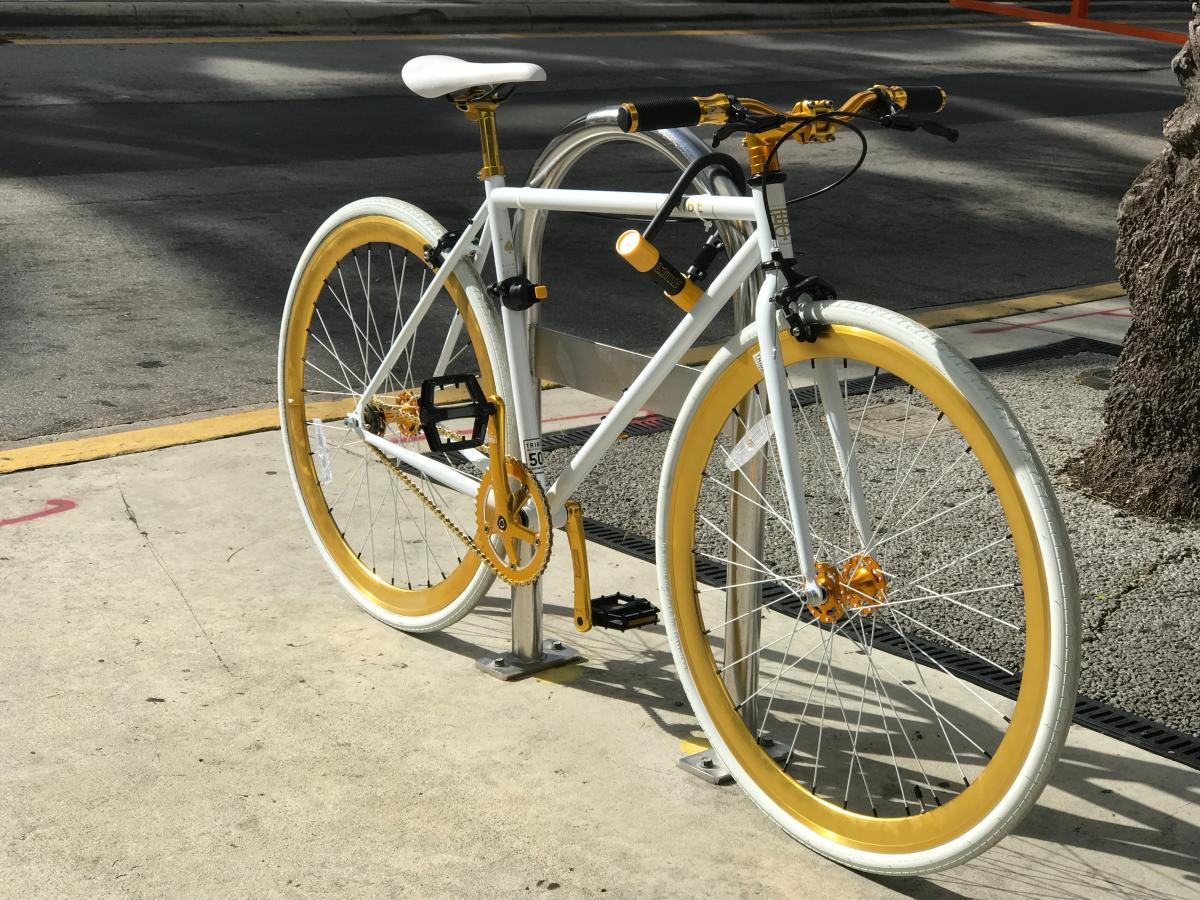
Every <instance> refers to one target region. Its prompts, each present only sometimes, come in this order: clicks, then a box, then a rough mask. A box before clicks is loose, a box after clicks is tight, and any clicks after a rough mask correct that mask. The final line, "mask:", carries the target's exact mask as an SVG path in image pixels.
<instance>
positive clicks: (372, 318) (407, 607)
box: [279, 198, 511, 631]
mask: <svg viewBox="0 0 1200 900" xmlns="http://www.w3.org/2000/svg"><path fill="white" fill-rule="evenodd" d="M443 231H444V230H443V229H442V228H441V226H440V225H438V224H437V223H436V222H435V221H434V220H433V219H432V218H430V217H429V216H427V215H426V214H425V213H423V212H422V211H421V210H419V209H417V208H415V207H413V206H410V205H408V204H406V203H401V202H399V201H396V200H389V199H386V198H372V199H369V200H362V201H358V202H356V203H353V204H351V205H349V206H347V207H344V208H343V209H341V210H339V211H338V212H337V213H335V214H334V215H333V216H331V217H330V218H329V220H328V221H326V222H325V224H324V225H322V227H321V229H320V230H319V231H318V232H317V234H316V235H315V236H314V237H313V239H312V241H311V242H310V243H309V246H308V248H307V249H306V250H305V253H304V255H303V257H302V258H301V260H300V263H299V265H298V266H297V269H296V274H295V276H294V277H293V280H292V288H291V291H290V292H289V295H288V301H287V307H286V309H285V311H284V318H283V327H282V331H281V334H280V344H279V392H280V414H281V418H282V427H283V438H284V443H285V446H286V449H287V460H288V469H289V472H290V474H291V476H292V481H293V485H294V486H295V489H296V495H297V497H298V499H299V501H300V509H301V512H302V513H303V515H304V519H305V522H306V523H307V524H308V527H309V531H310V532H311V534H312V536H313V539H314V540H315V541H316V543H317V546H318V547H319V548H320V550H321V553H322V556H323V557H324V559H325V561H326V563H327V564H328V565H329V567H330V569H331V570H332V571H333V573H334V575H335V576H336V577H337V579H338V581H339V582H340V583H341V584H342V586H343V587H344V588H345V589H346V590H348V591H349V592H350V594H351V596H353V597H354V599H355V600H356V601H357V602H358V603H359V605H361V606H362V607H363V608H364V609H365V610H366V611H367V612H369V613H370V614H371V615H373V616H375V617H376V618H377V619H380V620H381V621H384V622H386V623H387V624H389V625H392V626H394V627H396V628H401V629H404V630H406V631H432V630H436V629H439V628H444V627H445V626H447V625H449V624H451V623H452V622H454V621H456V620H458V619H459V618H461V617H462V616H463V615H465V614H466V613H467V612H468V611H470V609H471V607H472V606H473V605H474V604H475V602H476V601H477V600H478V599H479V598H480V597H481V596H482V595H483V593H484V592H485V591H486V590H487V587H488V585H489V584H490V583H491V581H492V578H493V575H492V571H491V569H490V568H489V567H488V566H487V565H486V564H484V563H483V561H482V560H481V559H480V558H479V556H478V555H477V554H476V553H474V552H473V551H471V550H469V549H468V548H467V547H466V546H464V544H463V543H462V541H461V540H459V538H458V536H456V535H455V534H454V533H453V529H452V528H449V527H447V526H448V524H449V525H453V526H454V527H455V528H457V529H458V530H459V531H460V532H461V533H463V534H466V535H474V534H475V532H476V518H475V517H476V513H475V497H474V496H470V497H468V496H464V495H461V494H458V493H456V492H454V491H452V490H450V489H448V488H446V487H444V486H441V485H438V484H437V483H435V482H432V481H430V479H428V478H426V477H424V476H422V475H421V474H419V473H417V472H416V471H415V470H406V473H407V475H408V479H407V480H406V479H403V478H398V477H397V475H396V472H395V470H394V468H393V464H392V463H391V462H390V461H388V460H386V459H385V458H383V457H382V455H381V454H379V453H378V452H376V451H374V450H373V449H372V448H371V447H370V446H369V445H367V444H366V443H365V442H364V441H363V440H362V439H361V436H360V435H359V434H358V433H356V432H355V431H354V430H352V429H351V428H349V427H347V425H346V424H345V423H344V421H343V419H344V418H345V416H346V415H347V414H348V413H350V412H351V411H352V410H353V409H354V408H355V406H356V404H357V402H358V399H359V397H360V396H361V392H362V390H363V389H364V388H365V387H366V384H367V382H368V381H369V380H370V378H371V376H372V375H373V374H374V372H375V370H376V369H377V368H378V366H379V365H380V364H381V363H382V362H383V359H384V356H385V355H386V353H387V351H388V348H389V347H390V346H391V344H392V343H393V341H394V339H395V337H396V335H397V334H398V333H399V332H400V330H401V329H402V328H403V327H404V325H405V323H406V322H408V321H409V317H410V316H411V314H412V312H413V309H414V307H415V306H416V304H417V301H418V300H419V298H420V297H421V295H422V293H424V290H425V286H426V284H427V283H428V281H429V279H430V278H431V277H432V270H431V267H430V265H429V264H428V262H427V261H426V259H425V255H424V254H425V249H426V247H428V246H431V245H435V244H436V243H437V240H438V238H439V237H440V236H441V235H442V233H443ZM503 358H504V357H503V345H502V338H501V335H500V330H499V325H498V323H497V322H496V317H495V312H494V311H493V310H492V309H491V307H490V306H489V305H488V303H487V301H486V296H485V294H484V291H483V289H482V287H481V285H480V283H479V279H478V276H477V275H476V273H475V271H474V270H473V269H472V268H471V267H470V265H469V264H467V263H465V262H464V263H460V264H459V266H458V268H457V269H456V270H455V272H454V273H453V274H452V275H451V276H450V277H449V279H448V280H447V281H446V284H445V287H444V288H443V289H442V291H441V292H440V293H439V295H438V296H437V297H436V298H435V299H434V302H433V305H432V306H431V307H430V309H429V310H428V312H427V313H426V314H425V316H424V317H423V319H422V320H421V321H420V323H419V325H418V326H417V329H416V331H415V333H414V338H413V340H412V341H411V342H409V344H408V345H407V347H406V348H405V350H404V352H402V353H401V355H400V357H399V358H398V360H397V362H396V364H395V365H394V366H393V367H392V369H391V371H390V373H389V375H388V378H387V380H386V382H385V383H384V385H383V389H382V390H381V392H380V393H379V394H377V395H375V396H374V397H372V398H371V400H370V402H369V403H368V406H367V415H366V417H365V419H366V421H365V424H366V426H367V427H368V428H369V429H370V430H372V431H373V432H375V433H376V434H378V435H380V436H382V437H383V438H384V439H386V440H389V441H393V442H396V443H400V444H402V445H403V446H405V447H406V448H408V449H410V450H415V451H417V452H420V453H429V452H430V450H429V445H428V443H427V442H426V440H425V436H424V434H423V432H422V431H421V428H420V422H419V419H418V416H417V398H418V397H419V395H420V391H421V383H422V381H423V380H424V379H426V378H428V377H431V376H433V375H440V374H450V375H463V374H470V375H474V376H476V377H477V378H478V380H479V382H480V384H481V386H482V387H483V389H484V391H485V393H487V394H489V395H490V394H496V393H498V394H499V395H500V396H501V397H502V398H504V399H507V398H508V397H509V391H508V382H507V378H506V376H505V373H504V370H503V366H502V365H500V364H498V363H499V362H500V361H502V360H503ZM451 399H452V398H451ZM439 402H440V400H439ZM508 405H510V406H511V404H508ZM460 464H461V461H460ZM472 474H474V475H478V471H477V470H474V471H473V472H472ZM412 485H415V486H416V487H417V488H418V489H419V490H420V491H421V492H422V493H423V494H424V495H425V496H426V497H427V498H428V499H430V500H431V501H432V502H433V504H434V505H435V506H436V507H437V513H435V512H434V511H433V510H431V509H430V508H429V505H428V504H426V503H425V502H423V501H422V499H421V498H420V497H419V496H418V495H417V494H416V493H415V492H414V491H413V490H412V487H411V486H412ZM438 513H440V514H441V516H439V515H438ZM442 516H444V517H445V518H444V520H443V518H442Z"/></svg>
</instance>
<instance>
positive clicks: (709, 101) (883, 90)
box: [617, 84, 947, 133]
mask: <svg viewBox="0 0 1200 900" xmlns="http://www.w3.org/2000/svg"><path fill="white" fill-rule="evenodd" d="M881 95H882V97H881ZM883 97H886V98H887V100H888V101H890V102H891V103H892V104H894V105H895V106H896V107H899V108H900V109H903V110H905V111H906V112H909V113H913V114H917V115H927V114H931V113H939V112H941V111H942V110H943V109H944V108H945V106H946V100H947V95H946V92H945V91H944V90H943V89H942V88H940V87H937V86H936V85H916V86H914V87H909V88H905V87H900V86H899V85H892V86H890V87H888V86H885V85H882V84H877V85H875V86H874V87H872V88H871V89H870V90H867V91H860V92H859V93H857V94H855V95H854V96H853V97H850V98H849V99H848V100H847V101H846V102H845V103H843V104H842V105H841V107H840V108H839V109H837V110H833V109H832V107H829V105H828V103H827V102H818V103H814V102H812V101H806V100H802V101H801V102H800V103H797V104H796V106H795V107H794V108H793V109H792V110H791V111H790V112H789V111H784V110H779V109H775V108H774V107H771V106H769V105H767V104H765V103H762V102H760V101H758V100H741V101H738V100H737V99H736V98H733V97H730V96H729V95H728V94H713V95H712V96H711V97H677V98H668V99H662V100H647V101H644V102H642V103H636V104H635V103H622V104H621V106H620V107H619V109H618V110H617V124H618V125H619V126H620V128H621V130H622V131H624V132H627V133H628V132H635V131H658V130H660V129H664V128H690V127H692V126H694V125H709V124H712V125H718V124H723V123H725V122H727V121H728V120H729V111H730V108H731V106H733V105H734V104H740V105H741V106H742V107H744V108H746V109H749V110H750V111H752V112H754V113H759V114H764V115H778V116H792V117H795V116H804V115H808V116H811V115H812V110H813V109H814V108H816V107H827V108H829V110H830V114H831V116H832V121H834V122H835V123H836V113H838V112H848V113H857V112H860V111H862V110H864V109H868V108H870V107H871V106H873V105H878V104H879V103H880V101H881V100H882V99H883ZM881 111H882V110H881Z"/></svg>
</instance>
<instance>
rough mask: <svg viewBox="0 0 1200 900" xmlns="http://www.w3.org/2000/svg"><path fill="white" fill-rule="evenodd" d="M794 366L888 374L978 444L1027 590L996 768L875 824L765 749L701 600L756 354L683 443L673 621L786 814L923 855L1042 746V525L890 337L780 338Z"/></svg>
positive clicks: (977, 433) (988, 439) (988, 445)
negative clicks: (702, 523) (703, 523)
mask: <svg viewBox="0 0 1200 900" xmlns="http://www.w3.org/2000/svg"><path fill="white" fill-rule="evenodd" d="M780 343H781V345H782V352H783V359H784V365H793V364H795V363H797V362H805V361H807V360H809V359H813V358H816V359H820V358H825V357H831V358H837V359H843V358H845V359H853V360H857V361H861V362H865V363H867V364H869V365H872V366H879V367H880V369H886V370H887V371H890V372H892V373H893V374H895V375H897V376H899V377H900V378H903V379H904V380H905V381H907V382H908V383H909V384H911V385H912V386H913V387H914V388H916V389H917V390H919V391H921V392H922V393H924V394H925V396H926V397H927V398H929V400H931V401H932V402H933V403H934V404H935V405H936V406H937V407H938V408H939V409H940V410H941V411H943V412H944V413H945V415H946V418H948V419H949V420H950V421H951V422H952V423H953V424H954V426H955V427H956V428H957V429H958V430H959V432H960V433H961V434H962V436H963V438H964V439H965V440H966V441H967V443H968V444H970V446H971V448H972V451H973V452H974V453H975V455H976V457H977V458H978V460H979V462H980V463H981V465H982V467H983V469H984V471H985V472H986V473H987V476H988V478H989V480H990V481H991V483H992V485H993V486H994V487H995V490H996V496H997V498H998V499H999V502H1000V505H1001V507H1002V509H1003V511H1004V514H1005V516H1006V518H1007V521H1008V525H1009V529H1010V531H1011V533H1012V538H1013V546H1014V549H1015V550H1016V553H1017V559H1018V562H1019V566H1020V573H1021V578H1022V584H1023V585H1024V589H1025V616H1026V629H1025V631H1026V643H1025V657H1024V668H1023V673H1024V674H1023V677H1022V680H1021V688H1020V692H1019V694H1018V697H1017V703H1016V708H1015V710H1014V711H1013V714H1012V717H1011V719H1012V721H1011V724H1010V725H1009V727H1008V730H1007V731H1006V733H1005V735H1004V738H1003V740H1002V741H1001V743H1000V746H999V747H998V748H997V750H996V752H995V754H994V755H993V757H992V759H991V761H990V762H989V763H988V765H987V766H986V767H985V768H984V770H983V771H982V772H981V773H980V774H979V775H978V777H977V778H976V779H975V781H974V782H972V783H971V785H970V786H969V787H967V788H965V789H964V790H963V791H962V793H961V794H959V795H958V796H957V797H955V798H954V799H952V800H951V801H949V802H947V803H945V804H943V805H942V806H940V807H936V808H934V809H932V810H930V811H927V812H922V813H920V814H918V815H912V816H907V817H897V818H876V817H873V816H867V815H863V814H860V813H855V812H851V811H848V810H844V809H842V808H841V806H838V805H835V804H832V803H829V802H828V801H826V800H823V799H821V798H819V797H817V796H815V795H813V794H812V793H811V792H810V791H808V790H807V789H806V788H804V787H803V786H802V785H801V784H800V783H799V782H797V781H796V780H794V779H793V778H792V777H791V776H789V775H787V774H786V773H784V772H783V770H782V769H781V768H780V767H779V765H778V764H777V763H776V762H774V761H773V760H772V759H771V757H770V756H769V755H768V754H767V753H766V752H765V751H764V750H763V748H762V747H761V746H759V744H758V742H757V741H756V740H755V737H754V735H753V734H752V733H751V732H750V730H749V729H748V728H747V727H746V726H745V724H744V723H743V721H742V719H741V716H740V715H739V714H738V712H737V710H736V709H735V707H734V703H733V701H732V699H731V698H730V696H729V693H728V691H727V690H726V688H725V684H724V682H723V681H722V679H721V676H720V674H719V672H718V669H717V663H716V661H715V660H714V658H713V655H712V650H711V647H710V645H709V642H708V638H707V636H706V635H705V633H704V624H703V623H704V619H703V615H702V613H701V610H700V600H699V595H698V593H697V590H696V572H695V557H694V555H693V550H694V548H695V521H696V515H695V513H696V504H697V502H698V499H699V492H700V486H701V480H702V476H703V471H704V465H705V462H706V460H708V458H709V454H710V452H711V450H712V447H713V444H714V442H715V441H716V439H717V437H718V434H719V432H720V431H721V428H722V426H723V425H724V424H725V422H726V421H727V420H728V418H729V411H730V410H731V409H734V408H735V407H736V406H737V404H738V402H739V401H740V400H741V399H742V397H744V396H745V395H746V394H747V392H748V391H750V390H751V389H752V388H753V387H754V386H755V385H756V384H758V383H759V382H761V380H762V375H761V373H760V372H759V371H758V369H757V367H756V366H755V364H754V359H753V355H754V352H755V347H751V348H750V349H748V350H746V351H745V352H744V353H743V354H742V355H741V356H740V357H738V358H737V359H736V360H734V361H733V362H732V363H731V364H730V366H729V368H728V369H727V370H726V371H725V372H724V373H723V374H722V375H721V377H720V378H719V379H717V381H716V382H715V383H714V384H713V386H712V388H711V389H710V391H709V393H708V395H707V396H706V397H705V400H704V403H703V404H702V405H701V407H700V408H699V409H698V410H697V411H696V413H695V415H694V417H693V419H692V421H691V423H690V424H689V426H688V431H687V433H686V434H685V435H684V436H683V444H682V446H681V447H680V451H679V459H680V460H681V461H682V463H681V465H680V466H679V468H678V470H677V471H676V473H675V484H674V488H673V490H672V492H671V496H670V498H669V500H668V508H667V521H668V523H669V526H668V529H669V530H668V538H667V557H668V558H667V561H666V565H667V577H668V583H669V585H670V591H671V593H670V596H671V598H672V612H673V615H674V617H675V625H676V629H677V631H678V634H679V640H680V645H681V648H682V651H683V654H684V656H685V658H686V660H687V667H688V670H689V671H690V672H691V674H692V678H693V679H694V681H695V685H696V690H697V691H698V693H699V695H700V698H701V701H702V703H703V706H704V708H705V710H706V711H707V712H708V714H709V716H711V718H712V721H713V723H714V725H715V727H716V730H717V731H718V732H719V734H720V736H721V738H722V739H723V740H724V741H725V744H726V746H727V747H728V748H729V750H730V751H731V754H732V756H733V757H734V758H735V759H736V761H737V763H738V764H739V765H740V766H741V768H742V769H743V770H744V771H745V773H746V775H747V776H748V777H749V778H750V779H751V780H752V781H753V782H754V783H755V784H756V785H757V786H758V787H759V788H760V789H761V790H762V791H763V792H764V793H765V794H766V795H767V796H768V797H769V798H770V799H771V801H772V802H774V803H775V804H776V805H777V806H778V807H779V808H780V809H782V810H783V811H784V812H785V813H786V814H787V815H789V816H791V817H792V818H793V819H794V820H795V821H796V822H798V823H800V824H802V825H803V826H805V827H807V828H808V829H810V830H811V831H813V832H815V833H816V834H818V835H821V836H822V837H824V838H826V839H828V840H831V841H834V842H836V843H839V844H842V845H844V846H847V847H851V848H854V849H857V850H863V851H868V852H876V853H888V854H900V853H914V852H918V851H921V850H927V849H930V848H932V847H937V846H941V845H944V844H946V843H947V842H949V841H951V840H954V839H955V838H957V837H959V836H961V835H963V834H965V833H966V832H968V831H969V830H970V829H972V828H973V827H975V826H976V825H978V824H979V823H980V822H981V821H982V820H983V818H984V817H985V816H986V815H987V814H988V812H990V811H991V810H992V809H994V808H995V807H996V806H997V805H998V804H999V803H1000V802H1001V801H1002V800H1003V798H1004V797H1005V795H1006V794H1007V793H1008V792H1009V790H1010V789H1011V788H1012V787H1013V785H1014V783H1015V782H1016V781H1017V779H1018V777H1019V775H1020V772H1021V769H1022V767H1023V766H1024V764H1025V761H1026V759H1027V758H1028V756H1029V753H1030V751H1031V748H1032V745H1033V743H1034V740H1035V738H1036V736H1037V732H1038V726H1039V722H1040V721H1041V716H1042V711H1043V707H1044V705H1045V702H1046V697H1047V691H1048V679H1049V673H1050V655H1051V641H1050V625H1049V621H1050V610H1049V595H1048V590H1047V579H1046V573H1045V570H1044V568H1043V565H1042V560H1041V555H1040V554H1039V552H1038V546H1037V538H1036V535H1035V533H1034V529H1033V523H1032V518H1031V516H1030V513H1029V510H1028V508H1027V506H1026V504H1025V500H1024V498H1023V496H1022V494H1021V491H1020V489H1019V486H1018V484H1017V479H1016V476H1015V474H1014V472H1013V471H1012V468H1011V466H1010V465H1009V464H1008V461H1007V460H1006V459H1005V458H1004V455H1003V453H1002V452H1001V450H1000V448H999V446H998V444H997V443H996V441H995V438H994V437H993V436H992V434H991V432H990V431H989V430H988V429H987V427H986V426H985V425H984V423H983V420H982V419H981V418H980V417H979V415H978V413H976V412H975V410H974V409H973V408H972V407H971V405H970V404H969V403H968V401H967V400H966V398H965V397H963V395H962V394H961V393H959V391H958V390H957V389H956V388H955V387H954V386H953V385H952V384H951V383H950V382H949V381H948V380H947V379H946V378H945V376H943V375H942V374H941V373H939V372H938V371H936V370H935V369H934V368H933V367H932V366H930V365H929V363H927V362H926V361H925V360H924V359H922V358H921V357H920V356H918V355H917V354H916V353H914V352H913V351H912V350H909V349H908V348H906V347H903V346H902V345H900V344H898V343H896V342H895V341H893V340H891V339H889V338H886V337H884V336H882V335H879V334H875V333H873V332H869V331H866V330H864V329H860V328H854V327H850V326H841V325H835V326H833V327H832V331H831V332H830V333H828V334H826V335H825V336H823V337H821V338H820V339H819V340H818V341H817V342H816V343H815V344H808V343H801V342H799V341H796V340H794V339H793V338H792V337H791V336H790V335H789V334H788V333H787V332H782V333H781V334H780Z"/></svg>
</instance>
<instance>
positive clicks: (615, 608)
mask: <svg viewBox="0 0 1200 900" xmlns="http://www.w3.org/2000/svg"><path fill="white" fill-rule="evenodd" d="M592 624H593V625H597V626H599V627H600V628H611V629H613V630H614V631H628V630H629V629H630V628H646V627H647V626H649V625H657V624H658V607H657V606H655V605H654V604H653V603H651V602H650V601H649V600H646V599H645V598H644V597H634V596H631V595H629V594H605V595H604V596H603V597H596V598H595V599H594V600H592Z"/></svg>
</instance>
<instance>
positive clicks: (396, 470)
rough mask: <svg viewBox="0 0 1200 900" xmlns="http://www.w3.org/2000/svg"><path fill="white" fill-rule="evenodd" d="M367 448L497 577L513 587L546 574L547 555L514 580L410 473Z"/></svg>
mask: <svg viewBox="0 0 1200 900" xmlns="http://www.w3.org/2000/svg"><path fill="white" fill-rule="evenodd" d="M367 447H368V448H369V449H370V450H371V452H372V453H374V454H375V455H376V456H378V457H379V459H380V460H381V461H382V462H384V463H385V464H386V465H387V467H388V468H389V469H390V470H391V472H392V474H393V475H395V476H396V477H397V478H399V479H400V481H401V482H403V483H404V486H405V487H407V488H408V489H409V490H410V491H412V492H413V493H414V494H416V495H417V499H419V500H420V501H421V502H422V503H424V504H425V507H426V508H427V509H428V510H429V511H430V512H431V513H433V515H434V517H435V518H437V520H438V521H439V522H441V523H442V524H443V525H444V526H445V527H446V530H447V531H449V532H450V533H451V534H452V535H454V537H456V538H458V539H459V540H460V541H461V542H462V543H463V545H464V546H465V547H466V548H467V549H468V550H470V551H471V552H472V553H474V554H475V555H476V556H477V557H479V559H480V560H481V561H482V562H483V563H484V565H486V566H487V567H488V568H489V569H491V570H492V572H494V573H495V574H496V576H497V577H499V578H500V579H502V580H503V581H506V582H507V583H508V584H513V585H523V584H530V583H532V582H534V581H537V580H538V578H540V577H541V575H542V572H544V571H545V570H546V563H547V562H549V555H547V558H546V559H545V560H544V561H543V562H542V565H541V566H540V567H539V568H538V570H537V571H536V572H534V573H533V574H532V575H530V576H528V577H526V578H521V579H516V578H513V577H512V576H511V574H509V573H507V572H505V571H504V570H503V569H501V568H500V567H499V566H497V565H496V564H495V563H494V562H492V561H491V559H489V558H488V556H487V554H486V553H484V552H483V550H481V549H480V547H479V545H478V544H476V543H475V540H474V538H472V537H470V536H468V535H467V533H466V532H464V531H463V530H462V529H461V528H459V527H458V526H457V525H455V524H454V523H453V522H452V521H451V520H450V518H449V517H448V516H447V515H446V514H445V513H444V512H442V510H441V509H440V508H439V507H438V505H437V504H436V503H434V502H433V500H431V499H430V498H429V496H428V495H427V494H426V493H425V492H424V491H423V490H421V488H420V487H418V486H417V483H416V482H415V481H413V480H412V478H410V477H409V475H408V473H407V472H405V471H404V470H403V469H401V468H400V467H399V466H398V465H396V462H395V460H393V459H392V458H391V457H390V456H388V455H387V454H386V453H384V452H383V451H382V450H380V449H379V448H377V447H375V446H374V445H372V444H370V443H368V444H367ZM504 460H505V463H508V462H509V461H512V462H515V463H516V464H517V465H519V466H524V465H525V464H524V463H523V462H521V461H520V460H518V459H514V458H513V457H511V456H506V457H505V458H504ZM531 481H532V483H533V484H534V485H536V489H537V490H538V491H541V490H542V486H541V483H540V482H539V481H538V480H537V478H533V479H531ZM542 501H543V502H542V507H543V508H545V507H546V503H545V494H542Z"/></svg>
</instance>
